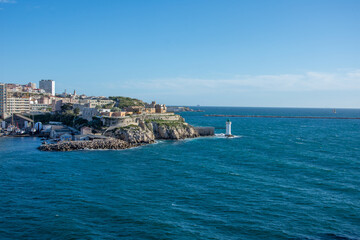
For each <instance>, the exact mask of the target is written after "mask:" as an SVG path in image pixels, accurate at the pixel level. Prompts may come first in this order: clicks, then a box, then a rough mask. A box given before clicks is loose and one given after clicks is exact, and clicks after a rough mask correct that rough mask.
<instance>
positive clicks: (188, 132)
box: [146, 122, 199, 140]
mask: <svg viewBox="0 0 360 240" xmlns="http://www.w3.org/2000/svg"><path fill="white" fill-rule="evenodd" d="M146 128H148V129H150V131H152V132H153V134H154V136H155V139H175V140H177V139H185V138H195V137H199V134H198V132H197V131H196V130H195V128H194V127H193V126H191V125H188V124H186V123H178V124H166V123H165V124H164V123H157V122H150V123H147V124H146Z"/></svg>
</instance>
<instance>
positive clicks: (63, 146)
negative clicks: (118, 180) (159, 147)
mask: <svg viewBox="0 0 360 240" xmlns="http://www.w3.org/2000/svg"><path fill="white" fill-rule="evenodd" d="M140 145H141V144H131V143H128V142H125V141H123V140H120V139H101V140H93V141H69V142H59V143H55V144H43V145H41V146H40V147H38V149H39V150H40V151H50V152H67V151H74V150H84V149H99V150H100V149H114V150H116V149H127V148H131V147H137V146H140Z"/></svg>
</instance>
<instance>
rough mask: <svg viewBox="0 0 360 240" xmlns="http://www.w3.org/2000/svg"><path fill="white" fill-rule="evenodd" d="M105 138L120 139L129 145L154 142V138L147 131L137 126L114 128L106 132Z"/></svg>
mask: <svg viewBox="0 0 360 240" xmlns="http://www.w3.org/2000/svg"><path fill="white" fill-rule="evenodd" d="M105 136H108V137H113V138H117V139H121V140H123V141H125V142H128V143H130V144H137V143H153V142H154V141H155V136H154V134H153V133H152V132H151V131H150V130H149V129H146V128H145V129H143V128H140V127H138V126H130V127H124V128H116V129H114V130H112V131H109V132H106V133H105Z"/></svg>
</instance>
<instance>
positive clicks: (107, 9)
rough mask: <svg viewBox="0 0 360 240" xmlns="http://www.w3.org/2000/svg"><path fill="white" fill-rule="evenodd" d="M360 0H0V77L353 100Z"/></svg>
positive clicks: (289, 101)
mask: <svg viewBox="0 0 360 240" xmlns="http://www.w3.org/2000/svg"><path fill="white" fill-rule="evenodd" d="M359 13H360V1H358V0H353V1H352V0H338V1H333V0H284V1H282V0H263V1H260V0H248V1H245V0H243V1H241V0H142V1H140V0H101V1H100V0H0V41H1V42H0V43H1V44H0V82H14V83H27V82H30V81H31V82H37V83H38V81H39V80H40V79H53V80H55V81H56V87H57V89H56V91H57V92H63V91H64V89H67V90H68V91H73V90H74V89H76V90H77V92H78V93H85V94H88V95H103V96H109V95H110V96H112V95H122V96H130V97H137V98H141V99H143V100H145V101H150V100H152V99H154V100H157V101H158V102H162V103H166V104H168V105H197V104H200V105H209V106H215V105H216V106H265V107H271V106H274V107H276V106H277V107H354V108H360V14H359Z"/></svg>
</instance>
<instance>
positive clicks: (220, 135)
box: [215, 133, 243, 139]
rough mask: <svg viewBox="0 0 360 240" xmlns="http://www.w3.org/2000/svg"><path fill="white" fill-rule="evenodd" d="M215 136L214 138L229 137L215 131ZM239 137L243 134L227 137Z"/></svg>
mask: <svg viewBox="0 0 360 240" xmlns="http://www.w3.org/2000/svg"><path fill="white" fill-rule="evenodd" d="M215 137H216V138H229V137H227V136H225V133H216V134H215ZM241 137H243V136H241V135H233V136H232V137H230V138H229V139H231V138H241Z"/></svg>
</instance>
